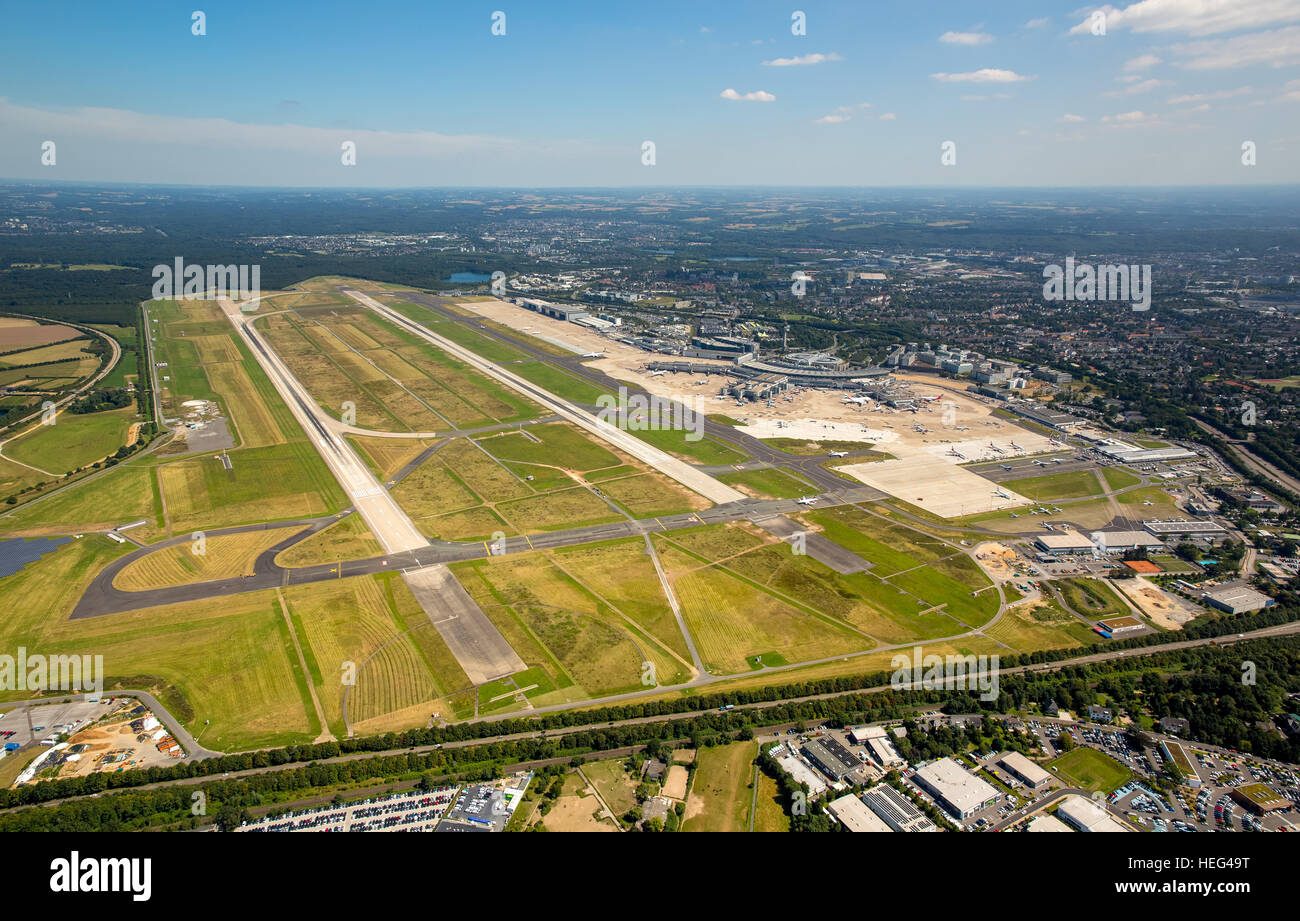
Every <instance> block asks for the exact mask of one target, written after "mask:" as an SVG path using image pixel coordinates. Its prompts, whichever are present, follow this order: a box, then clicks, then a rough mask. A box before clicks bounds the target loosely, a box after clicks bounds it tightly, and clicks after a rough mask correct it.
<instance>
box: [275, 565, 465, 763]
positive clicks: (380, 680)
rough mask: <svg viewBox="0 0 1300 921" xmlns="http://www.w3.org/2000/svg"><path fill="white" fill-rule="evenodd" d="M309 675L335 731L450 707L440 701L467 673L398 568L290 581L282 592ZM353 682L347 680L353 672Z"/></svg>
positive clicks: (415, 718) (418, 718) (423, 716)
mask: <svg viewBox="0 0 1300 921" xmlns="http://www.w3.org/2000/svg"><path fill="white" fill-rule="evenodd" d="M284 595H285V600H286V602H287V604H288V610H289V615H290V619H291V621H292V623H293V627H294V631H295V633H297V635H298V637H299V640H300V642H301V643H302V647H303V654H304V657H305V658H306V660H307V668H308V671H309V673H310V680H311V682H312V685H313V687H314V688H315V692H316V697H317V699H319V701H320V703H321V706H322V708H323V710H324V713H325V718H326V721H327V722H328V725H329V727H330V729H331V731H333V733H334V734H335V735H336V736H339V737H340V738H341V737H343V736H344V735H346V726H345V724H344V701H345V699H346V702H347V719H348V721H349V722H350V723H352V724H359V723H365V722H367V721H371V722H373V721H375V720H377V719H380V718H382V717H383V716H384V715H385V714H390V713H400V712H410V711H412V709H413V708H417V707H419V708H421V709H420V711H419V714H418V715H416V714H412V718H411V720H410V721H409V722H408V725H418V726H423V725H424V723H425V721H427V720H428V718H429V717H430V715H431V714H433V713H434V712H439V711H441V712H442V713H444V714H447V712H448V710H449V705H448V704H446V703H445V701H442V698H443V695H450V694H452V693H455V692H457V691H460V690H462V689H464V687H465V686H466V685H467V684H468V679H467V678H466V677H465V675H464V672H463V671H461V670H460V667H459V666H458V665H457V664H456V661H455V659H454V658H452V656H451V654H450V652H449V651H448V650H447V649H446V646H445V644H443V643H442V639H441V637H440V636H439V635H438V632H437V630H436V629H434V628H433V625H432V624H431V623H430V622H429V619H428V617H427V615H425V614H424V612H423V610H421V609H420V606H419V604H418V603H417V602H416V601H415V598H414V596H412V595H411V594H410V590H409V589H407V588H406V585H405V583H403V582H402V581H401V579H400V578H397V577H396V576H395V575H391V576H390V575H385V576H374V577H368V578H360V579H345V580H340V581H337V582H321V583H316V584H313V585H304V586H294V587H291V588H290V589H287V590H286V591H285V592H284ZM349 673H351V674H354V675H355V684H354V685H349V684H347V683H346V682H347V680H348V678H349V677H351V675H350V674H349Z"/></svg>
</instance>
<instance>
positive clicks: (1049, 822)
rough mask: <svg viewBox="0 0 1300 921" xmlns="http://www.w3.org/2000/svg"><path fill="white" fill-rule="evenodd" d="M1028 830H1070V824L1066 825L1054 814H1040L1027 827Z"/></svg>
mask: <svg viewBox="0 0 1300 921" xmlns="http://www.w3.org/2000/svg"><path fill="white" fill-rule="evenodd" d="M1025 830H1026V831H1067V832H1068V831H1070V826H1069V825H1066V824H1065V823H1064V822H1062V821H1061V820H1060V819H1058V818H1057V817H1056V816H1054V815H1040V816H1037V817H1035V818H1034V820H1033V821H1031V822H1030V823H1029V825H1028V827H1027V828H1026V829H1025Z"/></svg>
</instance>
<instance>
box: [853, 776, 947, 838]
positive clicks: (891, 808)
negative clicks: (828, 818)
mask: <svg viewBox="0 0 1300 921" xmlns="http://www.w3.org/2000/svg"><path fill="white" fill-rule="evenodd" d="M862 802H863V803H865V804H866V806H867V808H868V809H870V810H871V811H872V812H874V813H875V814H876V815H877V816H878V817H879V818H880V819H881V821H883V822H884V823H885V824H886V825H888V826H889V827H890V828H892V829H893V830H894V831H906V832H926V831H938V830H939V827H938V826H937V825H935V824H934V823H933V822H931V821H930V820H929V819H928V818H926V817H925V816H924V815H922V814H921V810H919V809H917V808H916V806H915V805H914V804H913V803H912V801H911V800H909V799H908V798H907V797H906V796H904V795H903V794H901V793H899V792H898V791H897V790H895V789H894V788H893V787H891V786H890V785H889V784H883V783H882V784H879V785H877V786H874V787H872V788H871V789H870V790H868V791H867V792H866V793H863V794H862Z"/></svg>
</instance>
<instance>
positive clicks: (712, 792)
mask: <svg viewBox="0 0 1300 921" xmlns="http://www.w3.org/2000/svg"><path fill="white" fill-rule="evenodd" d="M757 756H758V743H756V742H733V743H732V744H730V745H719V746H716V747H713V748H704V749H701V750H700V753H699V756H698V760H697V763H696V767H695V782H694V784H692V786H691V794H690V798H689V799H688V800H687V803H686V818H685V821H684V822H683V824H682V831H689V832H739V831H747V830H748V829H749V811H750V801H751V799H752V798H753V788H752V786H751V782H752V780H753V777H754V766H753V762H754V759H755V758H756V757H757Z"/></svg>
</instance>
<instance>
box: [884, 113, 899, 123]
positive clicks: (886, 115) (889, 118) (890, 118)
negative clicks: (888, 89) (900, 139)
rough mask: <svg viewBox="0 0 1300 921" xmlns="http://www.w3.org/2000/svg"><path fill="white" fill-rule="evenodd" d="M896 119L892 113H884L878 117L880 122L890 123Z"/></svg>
mask: <svg viewBox="0 0 1300 921" xmlns="http://www.w3.org/2000/svg"><path fill="white" fill-rule="evenodd" d="M896 118H898V116H897V115H895V114H894V113H893V112H885V113H883V114H882V115H881V116H880V120H881V121H882V122H892V121H893V120H894V119H896Z"/></svg>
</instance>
